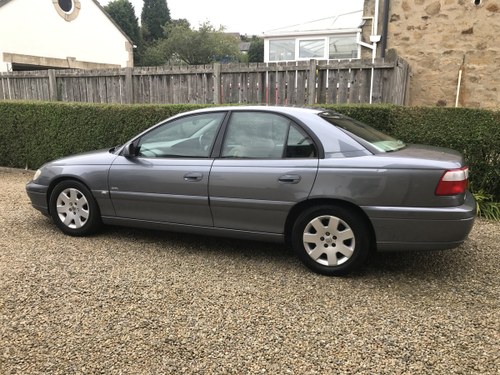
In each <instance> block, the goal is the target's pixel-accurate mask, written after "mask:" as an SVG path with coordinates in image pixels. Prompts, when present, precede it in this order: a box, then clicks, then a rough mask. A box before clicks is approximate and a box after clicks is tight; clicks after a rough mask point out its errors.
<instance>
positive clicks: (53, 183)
mask: <svg viewBox="0 0 500 375" xmlns="http://www.w3.org/2000/svg"><path fill="white" fill-rule="evenodd" d="M63 181H76V182H79V183H81V184H83V185H84V186H85V187H86V188H87V189H88V190H89V191H90V194H92V196H93V198H94V199H95V201H96V204H97V199H96V198H95V197H94V195H93V193H92V189H90V188H89V186H88V185H87V184H86V183H85V181H83V180H82V179H80V178H77V177H74V176H58V177H57V178H55V179H54V180H52V181H51V182H50V184H49V187H48V188H47V195H46V197H45V199H46V201H47V208H48V211H49V215H50V197H51V196H52V192H53V191H54V189H55V187H56V186H57V185H58V184H59V183H60V182H63Z"/></svg>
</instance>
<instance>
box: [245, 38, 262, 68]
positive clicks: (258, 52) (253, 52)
mask: <svg viewBox="0 0 500 375" xmlns="http://www.w3.org/2000/svg"><path fill="white" fill-rule="evenodd" d="M248 62H251V63H258V62H264V39H262V38H259V37H256V36H254V37H253V38H252V41H251V43H250V49H249V50H248Z"/></svg>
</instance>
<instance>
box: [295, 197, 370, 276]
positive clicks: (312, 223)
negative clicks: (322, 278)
mask: <svg viewBox="0 0 500 375" xmlns="http://www.w3.org/2000/svg"><path fill="white" fill-rule="evenodd" d="M291 240H292V241H291V243H292V248H293V249H294V251H295V253H296V254H297V256H298V258H299V259H300V260H301V261H302V263H304V264H305V265H306V266H307V267H308V268H310V269H311V270H313V271H314V272H317V273H319V274H322V275H328V276H343V275H346V274H347V273H349V272H351V271H353V270H354V269H356V268H358V267H359V266H360V265H361V264H363V263H364V261H365V260H366V258H367V257H368V254H369V252H370V248H371V236H370V231H369V229H368V225H367V223H366V220H365V219H364V218H363V217H362V216H361V215H359V214H358V213H357V212H355V211H353V210H352V209H349V208H346V207H340V206H318V207H312V208H309V209H308V210H305V211H304V212H302V213H301V214H300V215H299V216H298V218H297V220H296V221H295V223H294V226H293V229H292V236H291Z"/></svg>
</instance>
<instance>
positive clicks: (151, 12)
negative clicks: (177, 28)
mask: <svg viewBox="0 0 500 375" xmlns="http://www.w3.org/2000/svg"><path fill="white" fill-rule="evenodd" d="M169 22H170V10H169V9H168V6H167V2H166V0H144V6H143V7H142V13H141V24H142V32H143V33H142V34H143V38H144V40H145V41H146V42H148V43H151V42H154V41H155V40H160V39H161V38H163V37H164V34H163V32H164V30H163V27H164V26H165V25H166V24H168V23H169Z"/></svg>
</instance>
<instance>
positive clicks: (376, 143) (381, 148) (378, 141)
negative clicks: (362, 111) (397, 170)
mask: <svg viewBox="0 0 500 375" xmlns="http://www.w3.org/2000/svg"><path fill="white" fill-rule="evenodd" d="M319 116H320V117H321V118H322V119H324V120H326V121H328V122H329V123H330V124H332V125H335V126H337V127H339V128H340V129H342V130H343V131H344V132H346V133H348V134H349V135H350V136H352V137H353V138H354V139H356V140H358V141H359V140H361V141H363V142H365V143H368V144H369V145H370V146H371V147H370V149H371V148H373V149H374V150H376V151H377V152H391V151H397V150H400V149H402V148H404V147H406V145H405V144H404V143H403V142H402V141H400V140H398V139H396V138H393V137H391V136H390V135H387V134H385V133H383V132H381V131H380V130H377V129H375V128H373V127H371V126H369V125H367V124H364V123H362V122H360V121H356V120H354V119H352V118H350V117H346V116H342V115H339V114H337V113H334V112H323V113H320V114H319Z"/></svg>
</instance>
